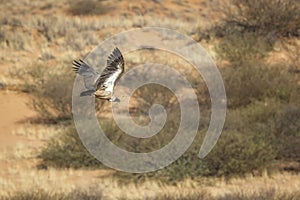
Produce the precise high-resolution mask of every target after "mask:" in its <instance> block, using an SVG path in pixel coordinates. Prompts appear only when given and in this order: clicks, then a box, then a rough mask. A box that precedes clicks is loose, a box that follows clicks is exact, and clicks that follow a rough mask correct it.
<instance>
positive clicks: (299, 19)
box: [223, 0, 300, 37]
mask: <svg viewBox="0 0 300 200" xmlns="http://www.w3.org/2000/svg"><path fill="white" fill-rule="evenodd" d="M228 5H229V6H226V7H225V8H224V9H223V12H224V14H225V19H224V21H225V26H227V28H228V29H230V28H232V27H239V28H241V29H242V31H247V32H260V34H262V35H265V36H267V35H270V34H271V35H274V36H276V37H278V36H299V34H300V33H299V24H300V5H299V2H297V1H296V0H231V1H230V3H229V4H228Z"/></svg>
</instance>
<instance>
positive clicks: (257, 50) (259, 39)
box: [216, 31, 274, 65]
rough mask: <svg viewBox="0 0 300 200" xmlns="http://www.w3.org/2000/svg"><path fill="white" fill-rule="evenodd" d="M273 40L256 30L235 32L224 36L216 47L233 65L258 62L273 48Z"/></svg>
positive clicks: (223, 57) (221, 55)
mask: <svg viewBox="0 0 300 200" xmlns="http://www.w3.org/2000/svg"><path fill="white" fill-rule="evenodd" d="M273 43H274V42H273V41H272V40H271V39H268V38H266V37H265V36H261V35H260V34H258V33H256V32H246V33H242V32H238V31H236V32H233V33H230V34H227V35H226V36H224V38H222V40H221V41H220V43H219V44H218V45H217V47H216V51H217V53H218V55H219V56H220V57H221V58H222V59H225V60H227V61H229V62H230V63H231V64H233V65H243V64H244V63H248V62H253V63H254V62H257V61H260V60H261V59H262V58H264V57H265V56H267V55H268V52H270V51H271V50H272V49H273Z"/></svg>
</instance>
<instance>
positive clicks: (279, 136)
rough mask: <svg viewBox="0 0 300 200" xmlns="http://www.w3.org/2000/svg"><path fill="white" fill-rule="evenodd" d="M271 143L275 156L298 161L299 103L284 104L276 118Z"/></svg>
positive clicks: (299, 141) (299, 143)
mask: <svg viewBox="0 0 300 200" xmlns="http://www.w3.org/2000/svg"><path fill="white" fill-rule="evenodd" d="M273 145H274V147H277V150H278V154H277V158H278V159H281V160H288V161H297V162H300V154H299V152H300V105H299V104H290V105H285V106H284V107H283V109H281V111H280V113H279V114H278V117H277V119H276V129H275V133H274V136H273Z"/></svg>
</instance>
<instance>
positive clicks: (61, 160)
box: [38, 127, 102, 169]
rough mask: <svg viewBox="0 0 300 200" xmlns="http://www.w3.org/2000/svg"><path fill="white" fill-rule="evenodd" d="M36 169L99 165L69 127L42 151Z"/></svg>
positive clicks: (74, 131) (92, 166)
mask: <svg viewBox="0 0 300 200" xmlns="http://www.w3.org/2000/svg"><path fill="white" fill-rule="evenodd" d="M38 158H40V159H41V160H42V161H41V163H40V164H39V165H38V168H47V167H56V168H75V169H77V168H95V167H101V166H102V165H101V163H100V162H99V161H98V160H97V159H95V158H94V157H93V156H92V155H91V154H90V153H89V152H88V151H87V149H86V148H85V147H84V146H83V144H82V142H81V140H80V138H79V136H78V134H77V132H76V130H75V128H73V127H69V128H67V129H65V131H63V133H62V134H61V135H60V136H59V137H55V138H52V139H51V140H50V141H49V142H48V143H47V145H46V147H45V148H43V149H42V151H41V153H40V154H39V156H38Z"/></svg>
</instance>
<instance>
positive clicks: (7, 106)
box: [0, 91, 36, 150]
mask: <svg viewBox="0 0 300 200" xmlns="http://www.w3.org/2000/svg"><path fill="white" fill-rule="evenodd" d="M28 101H29V98H28V96H26V94H22V93H18V92H12V91H0V113H1V114H0V149H1V150H3V149H7V148H8V149H9V148H12V147H14V146H15V145H16V144H17V143H18V142H22V141H23V140H26V138H24V137H22V136H18V135H14V134H12V133H13V131H14V130H16V129H17V128H18V127H20V126H22V124H24V123H26V122H27V121H28V119H29V118H32V117H34V116H35V115H36V113H35V112H34V111H33V110H31V109H29V107H28V106H27V105H26V104H27V103H28Z"/></svg>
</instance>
